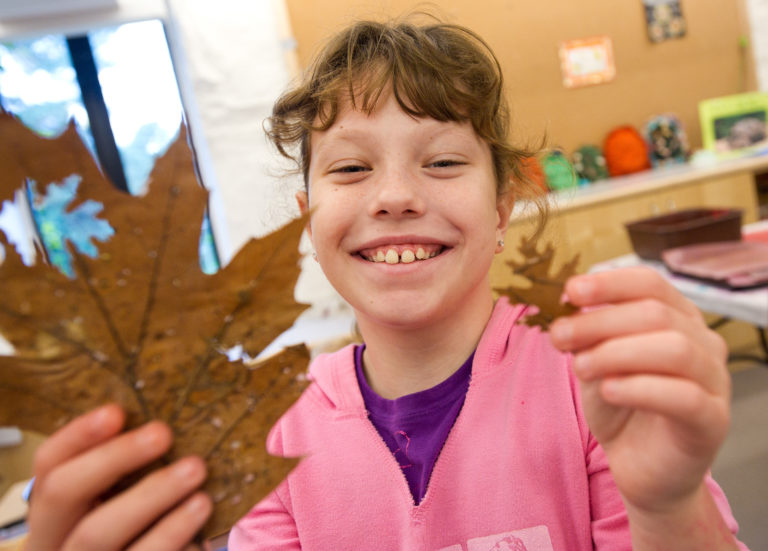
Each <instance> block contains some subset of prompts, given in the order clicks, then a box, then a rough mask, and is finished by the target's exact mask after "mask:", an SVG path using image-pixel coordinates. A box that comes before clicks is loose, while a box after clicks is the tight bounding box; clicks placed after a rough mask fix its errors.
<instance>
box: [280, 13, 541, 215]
mask: <svg viewBox="0 0 768 551" xmlns="http://www.w3.org/2000/svg"><path fill="white" fill-rule="evenodd" d="M427 17H429V18H430V21H429V22H427V23H426V24H418V23H416V22H412V19H413V16H407V17H405V18H403V19H397V20H393V21H389V22H383V23H382V22H376V21H359V22H356V23H353V24H351V25H350V26H348V27H347V28H346V29H344V30H342V31H341V32H339V33H338V34H337V35H335V36H334V37H333V38H332V39H331V40H330V41H329V42H328V43H327V44H326V46H325V48H324V49H323V50H322V51H320V53H319V54H318V55H317V56H316V57H315V59H314V60H313V61H312V63H311V64H310V66H309V67H308V69H307V71H306V72H305V73H304V76H303V77H302V79H301V81H300V82H299V83H298V84H297V85H295V86H294V87H293V88H291V89H289V90H288V91H286V92H285V93H284V94H283V95H282V96H281V97H280V98H279V99H278V101H277V102H276V103H275V106H274V108H273V111H272V116H271V117H270V118H269V119H267V126H266V128H267V134H268V136H269V138H270V139H271V140H272V142H273V143H274V144H275V145H276V146H277V149H278V150H279V151H280V153H281V154H282V155H283V156H285V157H288V158H289V159H292V160H294V161H295V162H296V163H297V164H298V167H299V169H300V171H301V172H302V173H303V175H304V182H305V185H306V184H308V170H309V161H310V155H311V150H310V139H309V138H310V133H311V132H312V131H313V130H326V129H328V128H329V127H330V126H331V125H332V124H333V123H334V121H335V119H336V116H337V114H338V109H339V101H340V100H341V99H343V98H348V99H349V100H350V101H351V102H352V106H353V107H354V108H355V109H359V110H361V111H363V112H366V113H370V112H372V111H373V110H374V109H375V107H376V102H377V101H378V99H379V97H380V96H381V94H382V93H383V92H385V91H388V90H389V89H392V90H393V92H394V96H395V98H396V100H397V102H398V103H399V105H400V107H401V108H402V109H403V111H405V112H406V113H409V114H411V115H413V116H415V117H431V118H433V119H436V120H439V121H455V122H465V121H470V122H471V124H472V127H473V128H474V131H475V132H476V133H477V135H478V136H480V137H481V138H482V139H483V140H485V141H486V142H487V143H488V144H489V146H490V149H491V154H492V159H493V167H494V172H495V176H496V189H497V193H498V194H502V193H505V192H507V191H509V190H510V189H511V190H513V191H514V196H515V197H516V198H517V197H521V196H522V197H526V196H528V197H534V196H536V195H540V192H538V193H537V186H536V185H535V184H534V183H532V182H531V180H530V178H529V177H528V176H526V172H527V171H526V170H525V169H524V165H525V163H526V162H527V161H528V160H529V159H530V158H531V157H534V156H535V154H536V151H535V150H530V149H524V148H517V147H514V146H513V145H512V144H511V143H510V141H509V130H510V115H509V109H508V106H507V102H506V100H505V97H504V90H503V78H502V73H501V66H500V64H499V61H498V59H497V58H496V56H495V55H494V53H493V51H492V50H491V48H490V47H489V46H488V44H487V43H486V42H485V41H484V40H483V39H482V38H480V37H479V36H478V35H477V34H476V33H474V32H473V31H471V30H469V29H467V28H465V27H462V26H459V25H453V24H448V23H442V22H440V21H439V20H437V19H436V18H434V17H432V16H427ZM297 146H298V151H296V147H297ZM511 180H513V181H514V182H515V183H514V184H513V185H511V186H510V182H511ZM539 208H540V210H542V207H541V205H540V207H539Z"/></svg>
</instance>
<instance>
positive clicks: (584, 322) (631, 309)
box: [550, 299, 727, 361]
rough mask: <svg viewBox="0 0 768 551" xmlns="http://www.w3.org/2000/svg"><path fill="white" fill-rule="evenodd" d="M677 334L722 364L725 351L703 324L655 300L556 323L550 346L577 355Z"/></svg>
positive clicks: (558, 320)
mask: <svg viewBox="0 0 768 551" xmlns="http://www.w3.org/2000/svg"><path fill="white" fill-rule="evenodd" d="M669 330H674V331H679V332H680V333H682V334H684V335H686V336H687V337H688V338H690V339H691V340H693V341H695V342H698V343H699V344H700V345H701V346H703V347H705V348H707V349H708V350H709V351H710V353H711V354H712V355H713V357H715V358H717V359H720V360H723V361H724V360H725V359H726V357H727V347H726V345H725V342H724V341H723V340H722V338H720V337H719V335H717V334H716V333H715V332H714V331H711V330H710V329H709V328H707V327H706V325H705V324H704V322H703V320H698V319H694V320H691V318H690V316H688V315H687V314H684V313H682V312H680V310H678V309H677V308H673V307H671V306H669V305H668V304H667V303H665V302H661V301H659V300H657V299H643V300H637V301H633V302H627V303H620V304H617V305H614V306H611V307H606V308H600V309H596V310H591V311H585V312H580V313H578V314H575V315H573V316H568V317H563V318H559V319H557V320H556V321H555V322H554V323H553V324H552V326H551V328H550V336H551V338H552V343H553V344H554V345H555V346H556V347H557V348H559V349H560V350H563V351H577V350H581V349H583V348H587V347H591V346H594V345H596V344H598V343H600V342H602V341H605V340H607V339H610V338H615V337H618V336H624V335H631V334H639V333H647V332H653V331H669Z"/></svg>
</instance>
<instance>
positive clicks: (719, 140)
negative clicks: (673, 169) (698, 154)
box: [699, 92, 768, 153]
mask: <svg viewBox="0 0 768 551" xmlns="http://www.w3.org/2000/svg"><path fill="white" fill-rule="evenodd" d="M699 118H700V120H701V138H702V144H703V146H704V148H706V149H710V150H712V151H715V152H718V153H726V152H732V151H738V152H743V151H750V150H755V149H761V148H768V92H750V93H746V94H736V95H733V96H723V97H720V98H713V99H708V100H704V101H702V102H701V103H699Z"/></svg>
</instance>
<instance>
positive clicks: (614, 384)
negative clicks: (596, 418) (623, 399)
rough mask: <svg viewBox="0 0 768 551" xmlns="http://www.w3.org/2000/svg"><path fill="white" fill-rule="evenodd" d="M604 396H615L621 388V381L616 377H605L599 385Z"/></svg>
mask: <svg viewBox="0 0 768 551" xmlns="http://www.w3.org/2000/svg"><path fill="white" fill-rule="evenodd" d="M600 389H601V390H602V392H603V397H604V398H615V397H616V396H617V395H618V393H619V391H620V390H621V381H619V380H618V379H605V380H604V381H603V384H602V385H601V386H600Z"/></svg>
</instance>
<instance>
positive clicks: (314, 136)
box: [310, 92, 485, 156]
mask: <svg viewBox="0 0 768 551" xmlns="http://www.w3.org/2000/svg"><path fill="white" fill-rule="evenodd" d="M316 122H317V121H316ZM386 138H396V139H397V140H398V141H400V140H402V141H406V140H409V141H411V142H413V143H415V144H418V145H425V146H426V145H429V144H431V143H453V144H455V145H456V146H461V147H483V146H484V145H485V142H484V141H483V140H482V139H481V138H480V137H479V136H478V135H477V133H476V132H475V131H474V129H473V127H472V124H471V123H470V122H469V121H465V122H455V121H439V120H437V119H434V118H432V117H428V116H425V117H417V116H414V115H412V114H410V113H406V112H405V111H404V110H403V108H402V107H401V106H400V104H399V103H398V102H397V100H396V99H395V97H394V94H392V93H391V92H390V93H388V94H386V95H384V94H382V97H381V98H379V101H378V102H377V103H376V106H375V108H374V109H373V110H371V111H370V112H367V111H364V110H361V109H360V104H359V102H357V103H356V104H355V105H353V104H352V102H351V101H350V100H349V99H345V100H340V101H339V103H338V112H337V115H336V117H335V119H334V121H333V124H332V125H331V126H330V127H329V128H328V129H327V130H323V131H313V132H312V133H311V135H310V139H311V146H312V147H311V151H312V154H313V156H314V155H316V154H319V153H320V152H322V151H323V150H325V149H326V148H332V147H335V146H336V145H340V144H343V143H350V144H358V145H366V144H368V143H373V144H375V143H377V142H379V141H381V140H383V139H386Z"/></svg>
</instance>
